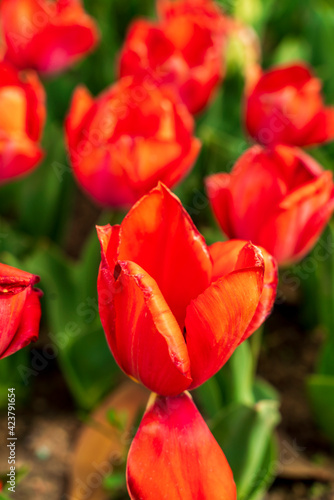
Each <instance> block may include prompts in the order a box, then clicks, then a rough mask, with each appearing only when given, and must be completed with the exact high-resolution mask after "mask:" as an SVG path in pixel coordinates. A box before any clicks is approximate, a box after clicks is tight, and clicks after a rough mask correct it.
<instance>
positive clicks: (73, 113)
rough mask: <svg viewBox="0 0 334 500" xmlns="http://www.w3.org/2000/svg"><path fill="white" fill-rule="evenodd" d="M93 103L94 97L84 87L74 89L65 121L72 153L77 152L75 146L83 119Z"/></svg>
mask: <svg viewBox="0 0 334 500" xmlns="http://www.w3.org/2000/svg"><path fill="white" fill-rule="evenodd" d="M93 105H94V99H93V98H92V96H91V94H90V93H89V91H88V90H87V89H86V87H84V86H79V87H77V88H76V89H75V91H74V94H73V97H72V102H71V107H70V111H69V113H68V116H67V118H66V121H65V129H66V136H67V143H68V145H69V147H70V150H71V149H72V148H73V149H74V151H73V154H74V153H77V154H79V151H78V150H76V148H77V147H78V140H79V136H80V133H81V131H82V125H83V120H84V118H85V116H86V115H87V113H88V111H89V110H90V109H91V108H92V106H93Z"/></svg>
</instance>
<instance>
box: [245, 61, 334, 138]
mask: <svg viewBox="0 0 334 500" xmlns="http://www.w3.org/2000/svg"><path fill="white" fill-rule="evenodd" d="M245 106H246V110H245V115H246V117H245V120H246V129H247V131H248V133H249V135H250V136H251V137H253V138H254V139H255V140H256V141H257V142H259V143H260V144H263V145H266V146H274V145H275V144H286V145H290V146H298V147H304V146H310V145H314V144H321V143H323V142H326V141H329V140H332V139H333V138H334V108H333V107H326V106H325V105H324V103H323V99H322V95H321V82H320V80H318V79H317V78H316V77H315V76H314V75H313V74H312V72H311V69H310V68H308V67H307V66H306V65H305V64H303V63H300V64H292V65H285V66H279V67H276V68H273V69H271V70H269V71H266V72H264V73H262V72H261V71H258V72H257V73H256V78H254V77H252V78H251V81H250V83H249V85H248V86H247V91H246V102H245Z"/></svg>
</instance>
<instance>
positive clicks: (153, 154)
mask: <svg viewBox="0 0 334 500" xmlns="http://www.w3.org/2000/svg"><path fill="white" fill-rule="evenodd" d="M193 130H194V122H193V119H192V117H191V116H190V115H189V113H188V111H187V109H186V108H185V107H184V105H183V104H182V103H181V102H179V101H178V100H177V99H175V96H174V94H173V93H171V92H169V91H168V89H160V88H159V87H157V86H156V84H155V83H154V82H152V81H150V80H149V79H146V80H142V79H134V78H132V77H127V78H123V79H121V80H120V81H119V82H117V83H116V84H115V85H113V86H112V87H110V88H109V89H107V90H106V91H105V92H104V93H103V94H101V95H100V96H99V97H98V98H97V99H95V100H94V99H93V98H92V97H91V95H90V94H89V93H88V91H87V90H86V89H85V88H83V87H79V88H78V89H77V90H76V91H75V94H74V96H73V101H72V105H71V109H70V112H69V115H68V117H67V120H66V138H67V143H68V149H69V153H70V158H71V163H72V166H73V172H74V174H75V176H76V178H77V180H78V181H79V183H80V185H81V186H82V187H83V189H84V190H85V191H86V192H87V193H88V194H89V195H90V196H91V197H92V198H93V199H94V200H95V201H96V202H97V203H99V204H101V205H105V206H110V207H117V208H120V207H129V206H131V205H132V204H133V203H135V202H136V201H137V200H138V199H139V198H140V197H141V196H143V195H144V194H145V193H147V192H148V191H149V190H150V189H152V188H153V187H154V186H155V185H156V184H157V182H158V181H159V180H161V181H163V182H165V183H166V184H167V185H168V186H170V187H172V186H174V185H175V184H176V183H178V182H179V181H180V180H181V179H182V178H183V177H185V176H186V175H187V173H188V172H189V171H190V169H191V168H192V166H193V164H194V163H195V160H196V158H197V155H198V153H199V150H200V142H199V141H198V139H195V138H194V137H193Z"/></svg>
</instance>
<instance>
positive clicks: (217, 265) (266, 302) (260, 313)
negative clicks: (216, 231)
mask: <svg viewBox="0 0 334 500" xmlns="http://www.w3.org/2000/svg"><path fill="white" fill-rule="evenodd" d="M245 245H247V242H246V241H244V240H229V241H224V242H218V243H214V244H213V245H211V246H210V247H209V251H210V255H211V258H212V261H213V281H215V280H217V279H218V278H221V277H222V276H225V275H226V274H228V273H230V272H232V271H233V270H234V269H235V265H236V261H237V258H238V254H239V252H240V251H241V250H242V248H243V247H244V246H245ZM259 249H260V250H261V253H262V255H263V259H264V278H263V290H262V294H261V298H260V302H259V305H258V307H257V309H256V311H255V314H254V316H253V319H252V321H251V322H250V324H249V326H248V328H247V330H246V332H245V335H244V336H243V337H242V338H241V340H240V342H239V344H240V343H241V342H243V341H244V340H245V339H246V338H248V337H249V336H250V335H251V334H252V333H254V332H255V330H257V329H258V328H259V327H260V326H261V325H262V323H263V322H264V321H265V319H266V318H267V317H268V316H269V314H270V313H271V310H272V308H273V305H274V302H275V297H276V289H277V284H278V267H277V262H276V260H275V259H274V257H272V256H271V255H270V254H269V253H268V252H267V251H266V250H265V249H264V248H262V247H259Z"/></svg>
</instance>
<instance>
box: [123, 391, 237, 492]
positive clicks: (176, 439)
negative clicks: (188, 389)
mask: <svg viewBox="0 0 334 500" xmlns="http://www.w3.org/2000/svg"><path fill="white" fill-rule="evenodd" d="M127 484H128V491H129V494H130V497H131V499H132V500H144V499H145V500H157V499H159V500H163V499H165V500H194V499H201V500H222V499H226V500H235V499H236V487H235V484H234V481H233V475H232V471H231V469H230V466H229V464H228V462H227V460H226V458H225V455H224V453H223V451H222V450H221V448H220V447H219V445H218V443H217V441H216V440H215V439H214V437H213V436H212V434H211V432H210V431H209V429H208V427H207V425H206V423H205V422H204V420H203V418H202V417H201V415H200V413H199V412H198V410H197V408H196V406H195V405H194V403H193V401H192V399H191V397H190V396H189V395H187V394H181V395H180V396H177V397H174V398H162V397H158V398H157V399H156V400H155V402H154V403H153V405H152V406H151V407H150V408H149V409H148V410H147V411H146V413H145V415H144V417H143V420H142V422H141V424H140V427H139V429H138V432H137V434H136V436H135V438H134V440H133V442H132V445H131V448H130V451H129V456H128V462H127Z"/></svg>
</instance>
